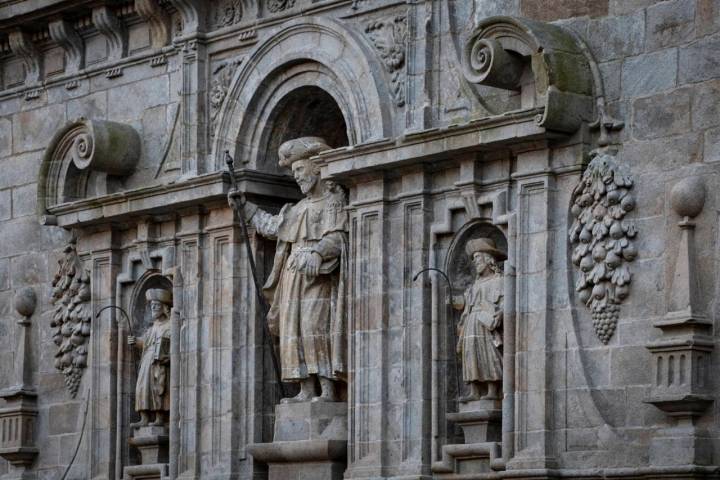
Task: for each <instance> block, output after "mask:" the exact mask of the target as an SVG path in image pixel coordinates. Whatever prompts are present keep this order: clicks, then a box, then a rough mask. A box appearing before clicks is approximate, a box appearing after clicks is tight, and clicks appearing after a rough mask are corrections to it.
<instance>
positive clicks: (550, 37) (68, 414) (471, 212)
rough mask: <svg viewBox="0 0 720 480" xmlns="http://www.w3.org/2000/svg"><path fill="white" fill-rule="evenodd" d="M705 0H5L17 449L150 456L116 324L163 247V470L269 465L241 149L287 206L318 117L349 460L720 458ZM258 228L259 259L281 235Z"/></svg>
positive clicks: (686, 472) (267, 366) (370, 469)
mask: <svg viewBox="0 0 720 480" xmlns="http://www.w3.org/2000/svg"><path fill="white" fill-rule="evenodd" d="M630 3H632V5H630ZM716 3H717V2H712V1H706V0H663V1H660V0H657V1H653V0H647V1H643V2H619V1H613V0H593V1H590V0H588V1H577V2H566V1H560V0H557V1H540V0H518V1H513V2H498V1H494V0H455V1H448V2H444V1H437V2H418V1H415V2H403V1H393V0H356V1H348V0H273V1H260V0H242V1H239V0H211V1H200V0H134V1H122V2H95V1H93V2H89V1H84V0H82V1H81V0H65V1H53V2H50V1H48V2H33V1H12V2H0V390H2V392H0V393H2V395H0V397H1V398H0V410H2V411H3V412H6V413H7V412H11V411H15V410H17V408H16V407H17V405H12V404H11V403H12V401H14V400H13V399H14V398H15V397H13V395H11V394H10V393H8V392H12V391H13V390H12V389H11V390H7V389H8V388H11V387H17V385H15V383H17V382H16V378H17V372H16V369H17V365H21V366H22V367H23V369H24V370H23V372H24V373H23V376H22V377H23V382H22V383H23V384H24V385H25V387H27V390H28V391H31V392H32V394H28V398H30V397H31V398H32V399H33V401H32V405H31V407H28V408H25V407H23V408H25V411H24V413H23V414H24V415H26V416H27V417H28V418H30V417H31V419H32V423H33V424H34V432H33V433H34V435H33V436H32V437H33V438H32V442H29V441H28V442H26V443H27V445H28V448H36V449H37V455H35V454H34V451H33V452H30V453H29V454H28V456H27V458H23V459H22V460H23V462H24V463H23V464H22V467H23V468H24V469H25V470H26V473H28V474H30V475H31V476H34V477H35V478H38V479H39V478H62V476H63V474H64V473H65V471H66V470H67V471H68V474H67V477H66V478H91V479H117V480H120V479H121V478H122V475H123V471H124V469H125V467H128V466H137V464H138V463H139V461H138V452H137V451H136V450H135V449H134V447H132V446H131V445H130V444H129V443H128V442H127V439H128V434H129V427H128V425H129V422H131V421H132V420H133V419H134V418H133V416H132V410H131V396H132V388H133V383H132V380H131V377H132V375H130V373H129V372H131V371H132V369H133V368H136V364H135V362H136V360H137V359H135V358H134V357H133V356H132V352H131V351H130V350H129V349H127V348H126V342H125V337H126V336H127V335H128V334H129V333H130V332H131V331H136V330H133V327H134V326H136V325H140V323H141V322H142V319H140V318H138V317H142V315H143V313H144V312H142V311H136V309H134V308H133V306H134V303H133V299H134V298H137V296H138V295H140V294H141V293H142V290H143V288H146V287H147V286H148V285H151V284H153V282H160V281H161V280H160V279H163V280H162V282H165V286H166V287H167V286H168V285H169V284H172V285H173V287H174V288H177V289H181V290H180V291H181V294H180V295H177V294H176V300H177V306H178V317H177V323H176V324H175V327H176V328H177V329H178V330H177V331H178V332H179V334H178V335H177V336H174V337H173V338H176V339H178V341H177V343H176V344H175V346H174V349H173V350H172V352H171V355H175V357H174V358H176V359H177V360H178V363H177V365H179V367H178V368H177V369H175V370H174V371H173V373H172V382H171V390H172V393H171V398H172V405H171V422H170V424H171V429H170V442H169V454H170V462H169V465H168V466H167V474H168V477H169V478H196V479H199V478H214V479H225V478H227V479H229V478H241V479H245V478H248V479H249V478H261V477H263V476H264V475H266V474H267V473H268V472H267V467H266V466H265V465H263V464H262V462H259V461H257V459H254V458H253V456H252V455H251V454H250V453H249V451H248V449H247V447H248V445H250V444H253V443H269V442H272V441H273V431H274V427H275V425H274V405H275V404H276V403H277V400H278V387H277V385H276V384H275V382H274V380H273V378H272V363H271V360H270V359H271V357H270V349H269V343H268V339H267V338H265V336H264V335H265V334H264V332H263V328H261V327H262V323H261V322H262V318H261V313H260V312H261V308H260V305H259V304H258V303H257V302H258V300H257V298H256V296H255V286H254V283H253V280H252V275H251V272H250V266H249V262H248V258H247V254H246V250H245V246H244V245H243V243H244V242H245V241H246V239H245V238H244V237H243V235H242V232H241V229H240V228H239V224H238V223H237V219H236V218H234V217H233V213H232V212H231V210H230V209H229V208H228V206H227V201H226V194H227V192H228V190H229V188H230V181H229V176H228V175H227V173H225V172H224V171H223V170H224V169H225V161H224V157H225V152H226V151H228V152H229V154H230V155H231V156H233V157H234V160H235V166H236V176H237V181H238V184H239V188H240V189H241V190H243V191H245V192H246V195H247V197H248V198H249V199H250V200H251V201H253V202H256V203H258V204H260V205H262V206H263V207H264V208H266V209H268V210H269V211H279V209H280V208H281V207H282V205H283V204H284V203H287V202H290V203H293V202H296V201H297V200H298V199H299V198H300V193H299V191H298V189H297V186H296V184H295V182H294V180H293V178H292V177H291V176H290V175H289V173H290V172H289V171H288V170H285V169H283V168H281V167H279V166H277V165H276V161H277V153H276V152H275V151H274V150H275V149H276V148H277V146H278V145H280V143H282V142H283V141H285V140H287V139H289V138H293V137H297V136H304V135H320V136H324V137H325V138H326V139H328V142H329V143H330V144H331V146H332V147H336V148H335V149H333V150H331V151H328V152H324V153H322V154H321V155H319V156H318V158H317V159H316V160H317V162H318V165H319V166H320V168H321V175H322V177H323V179H324V180H332V181H334V182H336V183H337V184H338V185H340V187H341V188H343V189H344V190H345V191H346V193H347V194H348V208H347V213H348V215H349V251H348V257H349V262H348V268H349V270H348V276H349V285H348V288H349V289H350V298H351V299H352V301H351V305H350V308H349V312H348V324H349V331H348V332H347V334H348V339H349V340H348V352H349V355H348V368H349V370H350V372H349V378H348V388H347V398H346V400H347V412H348V415H347V426H348V429H347V449H346V450H345V451H343V452H340V454H344V457H346V458H347V465H346V466H345V468H346V470H345V472H344V476H345V478H348V479H355V478H398V479H399V478H403V479H408V478H417V479H419V478H422V479H429V478H438V479H456V478H459V477H458V476H459V475H464V474H467V475H472V474H475V473H478V472H481V473H482V475H486V478H569V477H587V478H590V477H593V478H623V477H627V478H660V477H663V478H666V477H667V478H670V477H672V478H679V477H682V478H700V477H702V476H703V475H705V476H712V475H715V474H716V472H717V468H718V467H717V466H718V465H720V440H719V438H720V433H719V431H718V427H717V423H718V422H717V408H716V406H717V402H716V401H714V399H715V397H716V396H717V394H718V391H719V390H718V389H719V388H720V386H718V385H717V382H716V381H715V380H714V379H713V375H712V372H714V371H716V370H717V369H716V367H717V364H718V361H717V352H718V350H719V349H718V348H716V345H715V344H716V343H717V339H716V337H717V335H715V333H714V331H715V323H716V322H717V320H718V302H717V298H720V284H719V282H718V278H720V276H719V275H718V268H720V245H719V242H720V240H719V239H720V235H719V234H718V221H719V217H718V213H717V212H718V205H720V203H719V202H720V199H719V198H718V195H719V194H718V192H720V188H718V187H719V186H720V170H719V167H718V166H719V165H720V120H719V118H720V116H719V115H718V113H719V112H718V107H717V105H719V104H720V83H719V82H720V70H718V68H717V51H718V48H720V40H719V36H720V21H718V18H720V7H718V6H717V4H716ZM698 178H699V179H701V180H702V182H701V184H702V185H703V190H704V192H705V195H702V199H703V201H702V202H700V203H701V205H700V206H699V207H698V206H697V205H694V203H693V202H695V203H697V202H698V200H697V198H699V197H700V196H701V195H699V194H698V193H697V192H698V191H699V189H700V187H697V185H698V182H697V181H695V180H688V179H698ZM678 192H679V193H678ZM686 217H687V218H686ZM481 231H482V232H490V233H492V235H495V236H496V237H494V238H496V241H497V242H500V238H502V239H504V240H503V241H504V242H505V243H504V244H503V247H506V248H507V253H508V259H507V261H506V262H505V265H504V271H503V277H504V292H505V306H504V318H505V320H504V329H503V393H504V396H503V399H502V402H500V403H501V406H500V407H498V408H499V409H500V410H501V413H500V414H499V418H497V416H495V417H493V418H492V419H490V420H491V421H490V420H488V422H489V423H492V424H493V427H492V428H496V429H499V431H494V432H492V433H493V434H492V435H491V437H492V440H491V441H488V442H481V443H487V445H483V446H477V443H478V442H475V443H473V442H472V441H470V440H469V439H468V438H466V437H465V436H464V435H463V432H462V431H460V430H459V429H458V427H457V425H458V424H456V423H454V420H453V419H457V418H459V417H458V415H460V416H462V414H463V412H461V411H459V410H460V408H459V406H458V401H457V400H458V394H459V392H458V390H460V391H461V392H462V390H463V386H462V385H461V384H460V385H458V384H459V383H460V382H458V381H457V380H458V371H457V362H458V359H457V356H456V352H455V349H456V342H455V340H454V329H455V326H456V323H457V315H456V314H455V313H454V312H455V311H454V310H453V309H452V307H451V306H450V304H449V303H450V300H451V294H452V293H455V294H459V293H461V292H462V290H464V289H465V288H466V287H467V281H468V272H469V271H470V270H469V266H468V265H467V263H466V261H467V259H466V256H464V255H458V254H457V252H458V251H459V250H458V248H460V249H461V248H462V247H461V245H462V243H463V242H464V241H465V240H466V239H467V238H469V237H473V236H475V235H479V234H480V233H479V232H481ZM73 239H76V243H72V241H73ZM249 241H250V244H251V246H252V248H253V252H254V253H255V255H256V263H257V265H258V274H259V277H260V280H261V281H262V280H264V278H265V277H266V276H267V275H268V274H269V271H270V267H271V266H272V264H273V259H274V253H275V242H274V241H265V240H263V239H261V238H259V237H256V236H255V233H254V232H253V231H252V230H251V231H250V238H249ZM68 245H71V247H70V250H68V251H66V248H68ZM427 268H435V269H440V270H443V273H445V274H447V276H448V279H449V280H450V282H452V284H453V286H452V287H451V286H450V285H448V284H447V282H446V280H445V279H444V278H443V277H442V275H441V274H440V273H438V272H437V271H434V270H426V271H423V269H427ZM421 271H423V272H421ZM419 272H421V273H419ZM56 273H58V274H59V277H58V278H55V274H56ZM168 282H169V283H168ZM153 285H154V284H153ZM28 288H30V289H32V291H34V292H35V293H36V298H37V306H36V308H35V310H34V312H32V313H31V314H30V317H28V318H27V319H26V321H25V320H22V321H23V322H25V323H22V325H24V327H23V328H22V329H19V326H18V323H17V322H18V320H20V317H18V312H17V311H16V310H15V308H11V307H13V299H14V298H15V297H16V296H17V295H20V294H21V293H22V292H25V291H27V290H26V289H28ZM108 306H112V307H113V308H109V309H107V310H104V311H102V312H100V310H101V309H102V308H104V307H108ZM115 307H118V308H120V309H122V310H124V311H125V313H126V314H127V315H128V318H129V319H126V318H125V317H124V313H123V312H122V311H121V310H119V309H118V308H115ZM98 313H100V314H99V315H98ZM137 331H139V330H137ZM137 331H136V332H137ZM19 332H22V336H20V333H19ZM21 347H22V348H21ZM60 350H62V351H60ZM20 360H22V361H20ZM56 361H57V362H58V363H57V364H56ZM67 379H70V381H68V380H67ZM458 386H459V387H460V388H458ZM68 387H70V388H68ZM288 387H290V388H292V386H291V385H288ZM33 395H35V396H33ZM8 398H9V399H10V400H7V399H8ZM23 398H25V397H23ZM343 400H345V398H343ZM23 401H24V400H23ZM13 408H15V410H13ZM18 411H19V410H18ZM3 415H5V414H3ZM12 415H15V414H14V413H13V414H12ZM12 415H9V414H8V415H5V417H7V418H10V416H12ZM493 415H495V414H493ZM5 417H3V418H5ZM451 420H453V421H451ZM493 422H494V423H493ZM0 433H1V432H0ZM290 433H292V432H290ZM284 434H288V432H284ZM487 438H490V437H487ZM16 447H17V446H16ZM16 447H13V448H16ZM18 448H19V447H18ZM326 453H327V452H326ZM5 454H6V455H10V456H12V455H13V452H9V453H8V452H5ZM302 454H305V455H306V457H307V455H309V454H308V452H300V453H298V452H294V453H293V455H296V456H298V455H300V456H302ZM340 454H338V455H339V457H338V458H340V457H343V455H340ZM333 455H334V453H333ZM0 457H2V455H0ZM344 457H343V458H344ZM293 458H295V457H293ZM458 459H461V460H458ZM467 469H469V470H467ZM17 472H18V470H16V469H14V467H13V466H12V465H10V464H9V463H8V462H7V461H6V460H5V457H2V458H0V476H2V475H4V474H8V478H13V477H12V476H13V475H17ZM342 473H343V472H340V474H342ZM3 478H4V477H3Z"/></svg>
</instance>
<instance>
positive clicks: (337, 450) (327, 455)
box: [248, 440, 347, 463]
mask: <svg viewBox="0 0 720 480" xmlns="http://www.w3.org/2000/svg"><path fill="white" fill-rule="evenodd" d="M248 452H250V454H251V455H252V456H253V457H255V460H258V461H260V462H263V463H295V462H319V461H327V460H340V461H343V460H345V458H346V457H347V441H345V440H296V441H287V442H273V443H253V444H251V445H248Z"/></svg>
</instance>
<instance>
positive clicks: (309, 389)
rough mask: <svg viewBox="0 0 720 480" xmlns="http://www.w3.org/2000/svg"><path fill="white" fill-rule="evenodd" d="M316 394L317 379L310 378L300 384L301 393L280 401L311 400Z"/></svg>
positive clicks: (300, 401)
mask: <svg viewBox="0 0 720 480" xmlns="http://www.w3.org/2000/svg"><path fill="white" fill-rule="evenodd" d="M314 396H315V380H314V379H313V378H308V379H305V380H303V381H302V383H301V384H300V393H298V394H297V395H295V396H294V397H290V398H283V399H281V400H280V403H283V404H285V403H302V402H309V401H310V399H312V398H313V397H314Z"/></svg>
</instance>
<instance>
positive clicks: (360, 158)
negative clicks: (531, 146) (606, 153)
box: [319, 108, 567, 179]
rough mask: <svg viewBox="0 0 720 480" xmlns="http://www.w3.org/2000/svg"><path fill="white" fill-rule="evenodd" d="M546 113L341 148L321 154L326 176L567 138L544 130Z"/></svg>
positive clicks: (525, 113) (475, 122)
mask: <svg viewBox="0 0 720 480" xmlns="http://www.w3.org/2000/svg"><path fill="white" fill-rule="evenodd" d="M541 113H542V109H538V108H532V109H528V110H522V111H516V112H509V113H505V114H502V115H496V116H492V117H485V118H482V119H478V120H473V121H471V122H468V123H465V124H462V125H450V126H447V127H443V128H433V129H429V130H423V131H420V132H415V133H410V134H407V135H406V136H404V137H400V138H398V139H383V140H379V141H376V142H371V143H366V144H361V145H357V146H350V147H344V148H337V149H334V150H330V151H328V152H326V153H321V154H320V155H319V160H320V164H321V165H322V169H323V177H324V178H331V179H333V178H337V179H347V178H350V177H353V176H358V175H362V174H365V173H368V172H372V171H379V170H390V169H394V168H397V167H402V166H407V165H412V164H416V163H426V162H433V161H438V160H443V159H447V158H452V157H453V156H457V155H458V154H461V153H466V152H491V151H496V150H503V149H509V148H510V146H511V145H512V147H513V148H515V149H518V148H521V146H522V145H523V144H526V143H531V142H536V141H538V140H547V139H556V138H565V137H567V135H565V134H561V133H557V132H550V131H548V130H546V129H545V128H543V127H540V126H538V124H537V122H538V119H539V115H540V114H541Z"/></svg>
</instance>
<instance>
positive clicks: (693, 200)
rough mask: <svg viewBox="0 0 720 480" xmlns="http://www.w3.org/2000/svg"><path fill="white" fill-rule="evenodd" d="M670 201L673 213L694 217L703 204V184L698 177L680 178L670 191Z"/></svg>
mask: <svg viewBox="0 0 720 480" xmlns="http://www.w3.org/2000/svg"><path fill="white" fill-rule="evenodd" d="M670 203H671V205H672V208H673V210H675V213H677V214H678V215H680V216H682V217H695V216H697V215H698V214H699V213H700V212H701V211H702V209H703V206H704V205H705V185H704V184H703V182H702V180H701V179H700V177H688V178H684V179H682V180H680V181H679V182H677V183H676V184H675V186H673V188H672V190H671V192H670Z"/></svg>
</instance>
